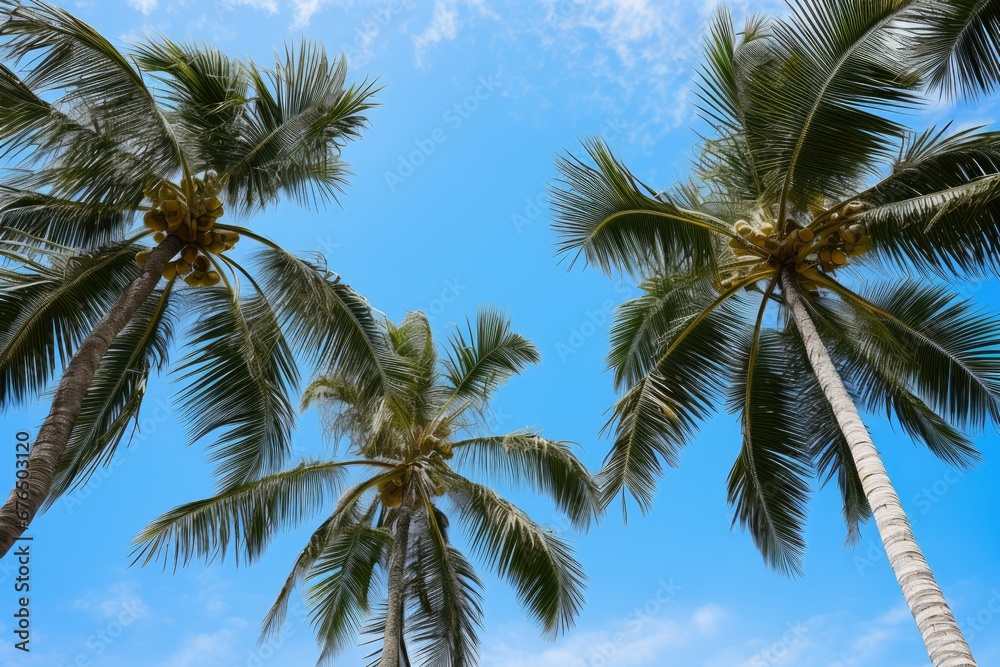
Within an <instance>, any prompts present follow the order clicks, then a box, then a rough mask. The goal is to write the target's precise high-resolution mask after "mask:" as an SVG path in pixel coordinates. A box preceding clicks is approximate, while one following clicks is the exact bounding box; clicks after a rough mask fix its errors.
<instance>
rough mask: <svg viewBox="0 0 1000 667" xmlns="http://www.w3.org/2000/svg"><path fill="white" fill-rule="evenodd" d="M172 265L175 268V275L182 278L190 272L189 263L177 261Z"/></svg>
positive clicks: (181, 260)
mask: <svg viewBox="0 0 1000 667" xmlns="http://www.w3.org/2000/svg"><path fill="white" fill-rule="evenodd" d="M174 264H175V265H176V266H177V275H180V276H183V275H186V274H188V273H190V272H191V263H190V262H185V261H184V260H183V259H178V260H177V261H176V262H174Z"/></svg>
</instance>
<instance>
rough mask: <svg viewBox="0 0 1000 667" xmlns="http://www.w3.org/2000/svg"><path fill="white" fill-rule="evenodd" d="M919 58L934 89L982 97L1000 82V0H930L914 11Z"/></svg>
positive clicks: (956, 94) (946, 92)
mask: <svg viewBox="0 0 1000 667" xmlns="http://www.w3.org/2000/svg"><path fill="white" fill-rule="evenodd" d="M912 18H913V20H914V30H915V35H914V39H913V47H914V50H915V57H916V61H917V63H918V64H919V66H920V67H921V69H922V70H923V71H924V72H925V74H926V76H927V79H928V81H929V82H930V85H931V87H932V88H933V89H935V90H938V91H941V92H942V93H944V94H945V95H947V96H949V97H956V96H958V95H965V96H967V97H970V98H973V99H975V98H977V97H978V96H979V95H980V94H981V93H985V94H989V93H992V92H993V90H995V88H996V86H997V83H998V82H1000V59H998V58H997V53H998V51H1000V41H998V38H997V35H998V34H1000V2H995V1H994V0H925V1H923V2H918V3H916V4H915V5H914V7H913V11H912Z"/></svg>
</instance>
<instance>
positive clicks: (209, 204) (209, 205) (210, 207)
mask: <svg viewBox="0 0 1000 667" xmlns="http://www.w3.org/2000/svg"><path fill="white" fill-rule="evenodd" d="M204 204H205V210H206V211H215V210H218V209H219V208H221V207H222V202H221V201H219V198H218V197H214V196H213V197H208V198H206V199H205V200H204Z"/></svg>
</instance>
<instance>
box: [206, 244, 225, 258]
mask: <svg viewBox="0 0 1000 667" xmlns="http://www.w3.org/2000/svg"><path fill="white" fill-rule="evenodd" d="M223 250H226V244H225V243H222V242H221V241H212V242H211V243H209V244H208V251H209V252H211V253H215V254H216V255H218V254H219V253H220V252H222V251H223Z"/></svg>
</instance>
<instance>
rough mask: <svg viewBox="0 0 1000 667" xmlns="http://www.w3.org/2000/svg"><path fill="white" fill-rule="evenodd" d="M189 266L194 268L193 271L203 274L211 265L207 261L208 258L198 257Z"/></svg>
mask: <svg viewBox="0 0 1000 667" xmlns="http://www.w3.org/2000/svg"><path fill="white" fill-rule="evenodd" d="M191 266H193V267H194V270H195V271H201V272H205V271H208V269H209V268H210V267H211V263H210V262H209V261H208V257H205V256H204V255H198V256H197V257H195V258H194V261H193V262H191Z"/></svg>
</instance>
